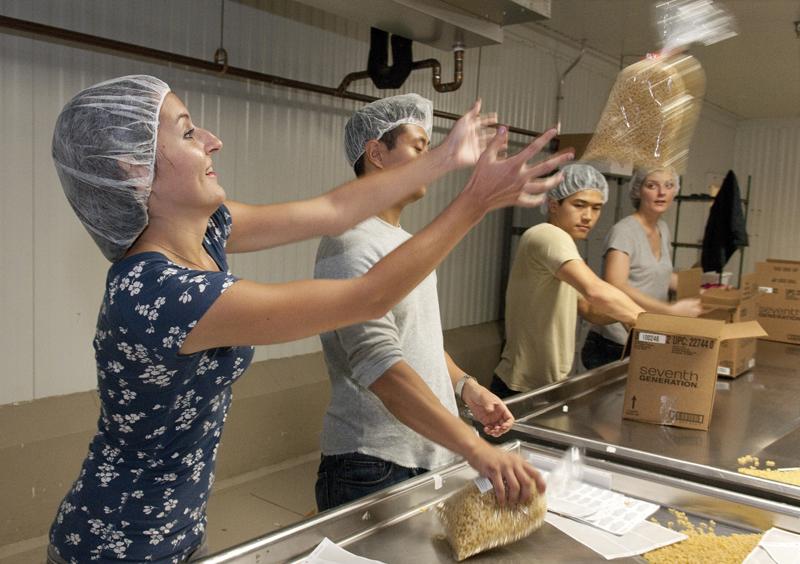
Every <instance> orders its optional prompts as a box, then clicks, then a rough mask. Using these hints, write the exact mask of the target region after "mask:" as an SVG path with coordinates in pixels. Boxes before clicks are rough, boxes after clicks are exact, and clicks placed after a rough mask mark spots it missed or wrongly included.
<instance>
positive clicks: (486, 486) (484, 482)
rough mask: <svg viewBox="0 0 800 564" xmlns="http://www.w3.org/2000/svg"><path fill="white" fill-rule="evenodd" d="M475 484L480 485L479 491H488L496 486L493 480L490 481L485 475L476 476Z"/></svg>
mask: <svg viewBox="0 0 800 564" xmlns="http://www.w3.org/2000/svg"><path fill="white" fill-rule="evenodd" d="M475 485H476V486H478V491H479V492H481V493H486V492H488V491H489V490H491V489H492V488H493V487H494V486H492V482H490V481H489V478H486V477H484V476H480V477H478V478H475Z"/></svg>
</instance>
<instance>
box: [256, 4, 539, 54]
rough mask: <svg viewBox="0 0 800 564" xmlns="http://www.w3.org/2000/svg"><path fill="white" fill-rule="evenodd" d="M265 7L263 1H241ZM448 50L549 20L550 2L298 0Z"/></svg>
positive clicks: (498, 39)
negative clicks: (507, 29)
mask: <svg viewBox="0 0 800 564" xmlns="http://www.w3.org/2000/svg"><path fill="white" fill-rule="evenodd" d="M241 1H243V2H244V3H247V4H250V5H253V6H258V7H264V8H265V7H266V6H265V5H263V0H241ZM296 1H297V2H300V3H301V4H306V5H308V6H312V7H314V8H317V9H319V10H322V11H324V12H329V13H331V14H335V15H338V16H341V17H343V18H347V19H349V20H353V21H356V22H360V23H363V24H366V25H368V26H370V27H376V28H378V29H382V30H384V31H387V32H389V33H392V34H395V35H399V36H402V37H406V38H408V39H411V40H412V41H416V42H418V43H424V44H425V45H430V46H431V47H436V48H438V49H443V50H446V51H450V50H452V48H453V45H456V44H461V45H463V46H464V47H465V48H467V49H469V48H472V47H481V46H484V45H494V44H497V43H502V42H503V27H504V26H506V25H512V24H519V23H526V22H532V21H538V20H543V19H549V18H550V1H551V0H296Z"/></svg>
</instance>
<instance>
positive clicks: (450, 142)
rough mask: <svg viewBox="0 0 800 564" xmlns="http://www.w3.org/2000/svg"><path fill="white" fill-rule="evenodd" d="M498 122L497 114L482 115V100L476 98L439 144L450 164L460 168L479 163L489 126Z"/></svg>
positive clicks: (454, 167)
mask: <svg viewBox="0 0 800 564" xmlns="http://www.w3.org/2000/svg"><path fill="white" fill-rule="evenodd" d="M496 123H497V114H494V113H492V114H488V115H485V116H481V101H480V99H478V100H476V101H475V103H474V104H473V105H472V108H470V109H469V111H468V112H467V113H465V114H464V115H463V116H461V119H459V120H458V121H457V122H456V124H455V125H454V126H453V129H451V130H450V133H448V134H447V137H446V138H445V140H444V141H443V142H442V144H441V145H439V148H441V150H442V151H445V152H446V154H447V162H448V164H449V165H450V166H452V167H453V169H459V168H464V167H469V166H473V165H474V164H475V163H477V162H478V159H479V158H480V156H481V153H483V150H484V149H485V148H486V139H487V137H488V134H487V132H488V128H489V127H491V126H493V125H494V124H496Z"/></svg>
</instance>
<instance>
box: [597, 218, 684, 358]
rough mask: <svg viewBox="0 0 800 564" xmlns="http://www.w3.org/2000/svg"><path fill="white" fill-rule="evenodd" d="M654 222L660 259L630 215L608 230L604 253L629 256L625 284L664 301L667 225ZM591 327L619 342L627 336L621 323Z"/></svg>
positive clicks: (667, 268) (669, 265) (668, 263)
mask: <svg viewBox="0 0 800 564" xmlns="http://www.w3.org/2000/svg"><path fill="white" fill-rule="evenodd" d="M657 225H658V230H659V232H660V233H661V258H660V260H656V257H655V256H654V255H653V250H652V249H651V248H650V242H649V241H648V240H647V233H645V231H644V227H642V224H641V223H639V221H638V220H637V219H636V218H635V217H634V216H632V215H629V216H628V217H626V218H624V219H622V220H620V221H618V222H617V223H616V224H615V225H614V227H612V228H611V231H609V232H608V237H606V244H605V250H604V251H603V256H605V254H606V253H608V251H609V250H611V249H615V250H617V251H621V252H623V253H625V254H626V255H628V257H629V258H630V270H629V272H628V284H630V285H631V286H633V287H634V288H636V289H637V290H641V291H642V292H644V293H645V294H647V295H648V296H651V297H653V298H656V299H657V300H661V301H663V302H666V301H667V300H668V298H669V282H670V278H671V276H672V259H671V258H670V256H669V240H670V239H669V237H670V236H669V227H667V224H666V223H665V222H664V221H662V220H659V221H658V224H657ZM592 330H593V331H597V332H598V333H600V334H601V335H602V336H603V337H605V338H606V339H609V340H611V341H614V342H615V343H619V344H621V345H624V344H625V340H626V339H627V338H628V332H627V331H626V330H625V327H624V326H623V325H622V324H621V323H612V324H611V325H601V326H594V327H593V329H592Z"/></svg>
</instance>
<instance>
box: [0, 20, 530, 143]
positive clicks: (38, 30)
mask: <svg viewBox="0 0 800 564" xmlns="http://www.w3.org/2000/svg"><path fill="white" fill-rule="evenodd" d="M0 28H6V29H10V30H13V31H17V32H22V33H27V34H32V35H34V36H36V37H45V38H49V39H53V40H56V41H64V42H68V43H76V44H79V45H83V46H88V47H93V48H96V49H101V50H106V51H112V52H115V53H124V54H126V55H131V56H133V57H139V58H145V59H151V60H155V61H157V62H161V63H172V64H177V65H183V66H185V67H188V68H191V69H194V70H198V71H203V72H210V73H216V74H217V75H218V76H221V77H232V78H239V79H245V80H254V81H257V82H263V83H266V84H271V85H275V86H285V87H287V88H295V89H297V90H305V91H307V92H315V93H317V94H325V95H327V96H334V97H336V98H346V99H348V100H355V101H357V102H366V103H369V102H374V101H375V100H377V99H378V98H376V97H374V96H367V95H366V94H359V93H357V92H350V91H347V90H345V91H340V90H339V89H338V88H333V87H330V86H322V85H320V84H314V83H311V82H304V81H301V80H294V79H291V78H285V77H282V76H276V75H273V74H267V73H262V72H257V71H253V70H249V69H244V68H241V67H234V66H230V65H228V64H227V63H225V64H218V63H215V62H213V61H206V60H204V59H197V58H195V57H188V56H186V55H181V54H178V53H170V52H169V51H162V50H160V49H152V48H150V47H143V46H141V45H136V44H133V43H125V42H122V41H116V40H114V39H107V38H105V37H99V36H97V35H89V34H86V33H80V32H77V31H72V30H69V29H64V28H59V27H53V26H49V25H44V24H40V23H36V22H31V21H27V20H20V19H17V18H10V17H7V16H2V15H0ZM462 57H463V52H462ZM429 60H434V61H435V59H429ZM429 60H426V61H429ZM462 60H463V59H462ZM426 61H422V62H426ZM437 63H438V61H437ZM357 74H361V73H357ZM359 78H360V77H359ZM450 84H453V83H450ZM433 115H434V116H436V117H440V118H444V119H449V120H453V121H455V120H458V119H459V118H460V117H461V116H460V115H458V114H454V113H450V112H443V111H441V110H434V112H433ZM507 127H508V130H509V131H510V132H512V133H517V134H520V135H527V136H529V137H538V136H539V135H541V133H540V132H537V131H531V130H529V129H524V128H521V127H516V126H511V125H509V126H507Z"/></svg>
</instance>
